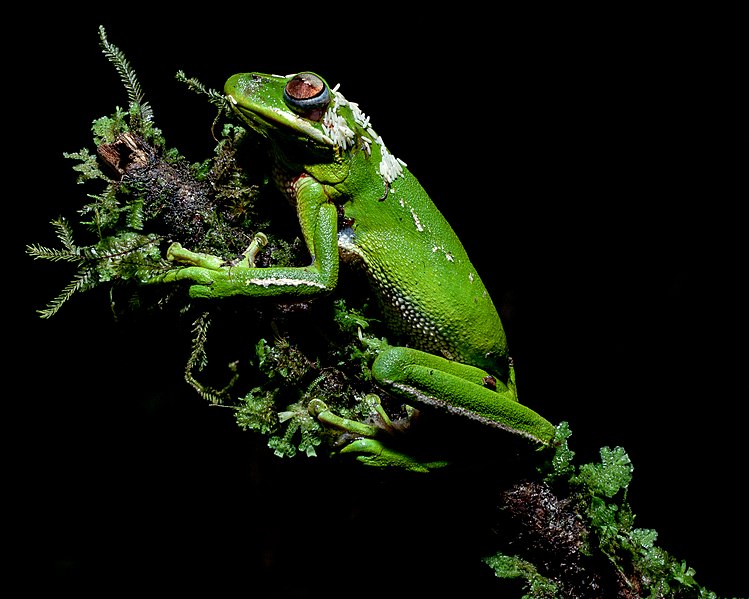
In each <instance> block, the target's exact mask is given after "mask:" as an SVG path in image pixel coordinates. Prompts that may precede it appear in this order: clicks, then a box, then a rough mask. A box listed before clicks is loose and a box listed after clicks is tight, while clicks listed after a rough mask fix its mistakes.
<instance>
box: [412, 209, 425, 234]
mask: <svg viewBox="0 0 749 599" xmlns="http://www.w3.org/2000/svg"><path fill="white" fill-rule="evenodd" d="M411 216H412V217H413V219H414V223H416V230H417V231H419V232H421V231H423V230H424V227H422V226H421V221H419V217H418V216H416V212H415V211H414V209H413V208H411Z"/></svg>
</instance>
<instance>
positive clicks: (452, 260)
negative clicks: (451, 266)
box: [432, 245, 455, 262]
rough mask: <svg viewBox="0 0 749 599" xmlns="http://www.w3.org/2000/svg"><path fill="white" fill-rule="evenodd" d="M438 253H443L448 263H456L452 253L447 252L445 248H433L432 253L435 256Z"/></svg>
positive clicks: (435, 246) (437, 246)
mask: <svg viewBox="0 0 749 599" xmlns="http://www.w3.org/2000/svg"><path fill="white" fill-rule="evenodd" d="M436 252H443V253H444V254H445V259H446V260H447V261H448V262H455V258H453V255H452V254H451V253H450V252H448V251H446V250H445V248H443V247H442V246H441V245H434V246H432V253H433V254H434V253H436Z"/></svg>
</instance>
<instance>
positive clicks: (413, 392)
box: [372, 347, 556, 445]
mask: <svg viewBox="0 0 749 599" xmlns="http://www.w3.org/2000/svg"><path fill="white" fill-rule="evenodd" d="M372 374H373V375H374V377H375V379H376V380H377V382H378V383H379V384H380V385H382V386H383V387H384V388H385V389H387V390H389V391H390V392H392V393H393V394H395V395H397V396H399V397H400V398H402V399H403V400H404V401H405V402H407V403H410V404H411V405H413V406H415V407H431V408H438V409H441V410H444V411H447V412H449V413H453V414H459V415H462V416H465V417H468V418H471V419H473V420H478V421H480V422H482V423H483V424H487V425H489V426H493V427H497V428H501V429H504V430H507V431H510V432H512V433H515V434H518V435H521V436H524V437H527V438H530V439H532V440H533V441H536V442H537V443H540V444H542V445H547V444H549V443H550V442H551V440H552V439H553V438H554V434H555V432H556V429H555V427H554V425H552V424H551V423H550V422H548V421H547V420H546V419H544V418H542V417H541V416H540V415H538V414H537V413H536V412H534V411H533V410H531V409H530V408H528V407H526V406H524V405H522V404H520V403H519V402H518V401H517V397H516V395H515V390H514V388H512V387H509V386H507V385H504V384H502V383H501V382H499V381H496V380H495V379H494V377H492V376H490V375H489V373H487V372H486V371H484V370H482V369H480V368H476V367H474V366H470V365H467V364H461V363H459V362H455V361H453V360H448V359H446V358H443V357H441V356H436V355H433V354H429V353H426V352H423V351H419V350H416V349H411V348H406V347H389V348H387V349H384V350H383V351H382V352H381V353H380V354H379V355H378V356H377V359H376V360H375V362H374V364H373V365H372ZM493 387H496V388H493Z"/></svg>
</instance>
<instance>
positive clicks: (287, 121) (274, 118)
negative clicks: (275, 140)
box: [227, 96, 335, 147]
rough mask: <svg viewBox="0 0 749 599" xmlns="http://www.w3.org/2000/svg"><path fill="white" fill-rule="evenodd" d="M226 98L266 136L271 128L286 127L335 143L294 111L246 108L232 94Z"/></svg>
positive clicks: (325, 142) (246, 120)
mask: <svg viewBox="0 0 749 599" xmlns="http://www.w3.org/2000/svg"><path fill="white" fill-rule="evenodd" d="M227 98H228V99H229V102H230V104H231V107H232V110H234V111H235V112H237V113H238V114H239V116H240V117H242V120H244V121H245V122H246V123H248V124H249V125H250V126H252V128H253V129H255V130H256V131H257V132H258V133H260V134H261V135H266V136H267V134H268V132H269V131H270V130H271V129H288V130H291V131H296V132H298V133H300V134H303V135H305V136H306V137H308V138H310V139H312V140H314V141H316V142H317V143H319V144H321V145H323V146H326V147H329V146H333V145H335V143H334V142H333V141H332V140H331V139H330V138H329V137H327V136H326V135H325V134H324V133H323V132H322V131H321V130H320V129H318V128H317V127H315V126H314V125H312V124H311V123H310V122H309V121H307V120H306V119H304V118H302V117H300V116H298V115H296V114H294V113H290V112H286V111H283V110H280V109H277V108H272V107H271V108H267V107H263V108H261V107H255V108H248V107H246V106H243V105H241V104H239V103H238V102H237V101H236V100H235V99H234V97H233V96H227Z"/></svg>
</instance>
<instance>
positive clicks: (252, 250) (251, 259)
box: [226, 233, 268, 268]
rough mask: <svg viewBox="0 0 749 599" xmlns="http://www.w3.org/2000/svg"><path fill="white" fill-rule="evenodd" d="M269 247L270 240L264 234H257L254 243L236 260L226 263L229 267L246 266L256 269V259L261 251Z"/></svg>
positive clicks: (253, 239)
mask: <svg viewBox="0 0 749 599" xmlns="http://www.w3.org/2000/svg"><path fill="white" fill-rule="evenodd" d="M266 245H268V238H267V237H266V236H265V234H264V233H256V234H255V237H253V238H252V243H250V245H249V247H248V248H247V249H246V250H245V251H244V252H242V253H241V254H240V255H239V256H238V257H237V258H236V259H235V260H230V261H229V262H227V263H226V265H227V266H245V267H247V268H255V258H256V257H257V255H258V253H259V252H260V250H261V249H263V248H264V247H265V246H266Z"/></svg>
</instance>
